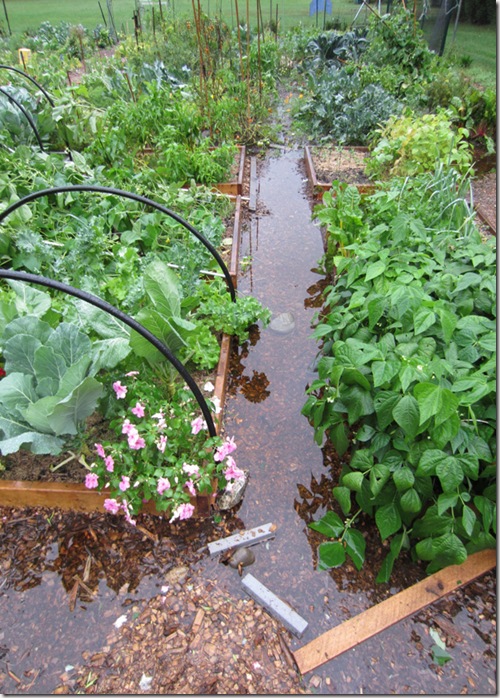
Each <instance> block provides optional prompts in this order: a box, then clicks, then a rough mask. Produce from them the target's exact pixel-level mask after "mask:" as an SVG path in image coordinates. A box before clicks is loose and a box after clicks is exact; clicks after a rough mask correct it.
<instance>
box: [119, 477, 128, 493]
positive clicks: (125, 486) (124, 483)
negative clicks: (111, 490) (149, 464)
mask: <svg viewBox="0 0 500 698" xmlns="http://www.w3.org/2000/svg"><path fill="white" fill-rule="evenodd" d="M118 487H119V488H120V489H121V491H122V492H125V491H126V490H128V488H129V487H130V478H129V477H128V475H122V481H121V482H120V484H119V485H118Z"/></svg>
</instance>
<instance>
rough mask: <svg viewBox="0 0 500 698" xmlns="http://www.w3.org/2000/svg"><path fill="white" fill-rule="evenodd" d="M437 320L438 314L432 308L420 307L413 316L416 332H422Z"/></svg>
mask: <svg viewBox="0 0 500 698" xmlns="http://www.w3.org/2000/svg"><path fill="white" fill-rule="evenodd" d="M435 322H436V315H435V314H434V312H433V311H432V310H431V309H430V308H420V310H418V311H417V312H416V313H415V315H414V317H413V326H414V329H415V334H421V333H422V332H425V331H426V330H428V329H429V327H432V326H433V325H434V323H435Z"/></svg>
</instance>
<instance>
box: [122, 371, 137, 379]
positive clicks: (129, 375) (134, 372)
mask: <svg viewBox="0 0 500 698" xmlns="http://www.w3.org/2000/svg"><path fill="white" fill-rule="evenodd" d="M125 375H126V376H127V377H130V378H133V377H134V376H138V375H139V371H129V372H128V373H126V374H125Z"/></svg>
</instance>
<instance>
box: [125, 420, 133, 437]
mask: <svg viewBox="0 0 500 698" xmlns="http://www.w3.org/2000/svg"><path fill="white" fill-rule="evenodd" d="M131 429H135V427H134V425H133V424H132V423H131V422H130V419H124V420H123V424H122V434H130V430H131Z"/></svg>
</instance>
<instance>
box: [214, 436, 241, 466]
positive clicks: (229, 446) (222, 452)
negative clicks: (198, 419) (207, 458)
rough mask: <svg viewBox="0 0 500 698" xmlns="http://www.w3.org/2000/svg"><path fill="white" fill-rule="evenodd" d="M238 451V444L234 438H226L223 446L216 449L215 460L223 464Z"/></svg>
mask: <svg viewBox="0 0 500 698" xmlns="http://www.w3.org/2000/svg"><path fill="white" fill-rule="evenodd" d="M235 450H236V444H235V443H234V436H232V437H231V438H229V436H228V437H227V438H226V440H225V441H224V443H223V444H222V446H219V447H218V448H217V449H216V452H215V455H214V460H215V461H218V462H222V461H223V460H224V458H226V456H228V455H229V454H230V453H232V452H233V451H235Z"/></svg>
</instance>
